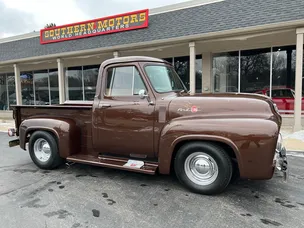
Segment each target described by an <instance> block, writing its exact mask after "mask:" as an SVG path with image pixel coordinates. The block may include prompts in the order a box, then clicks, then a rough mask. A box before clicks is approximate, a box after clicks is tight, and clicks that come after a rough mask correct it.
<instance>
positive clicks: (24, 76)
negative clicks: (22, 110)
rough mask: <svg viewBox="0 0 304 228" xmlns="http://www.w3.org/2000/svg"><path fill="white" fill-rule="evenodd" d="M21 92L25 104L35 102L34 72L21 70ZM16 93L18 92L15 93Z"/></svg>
mask: <svg viewBox="0 0 304 228" xmlns="http://www.w3.org/2000/svg"><path fill="white" fill-rule="evenodd" d="M20 81H21V94H22V104H23V105H33V104H34V102H35V93H34V83H33V72H31V71H29V72H21V73H20ZM15 95H16V94H15Z"/></svg>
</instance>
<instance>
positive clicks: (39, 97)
mask: <svg viewBox="0 0 304 228" xmlns="http://www.w3.org/2000/svg"><path fill="white" fill-rule="evenodd" d="M34 88H35V104H36V105H48V104H50V94H49V74H48V70H40V71H34Z"/></svg>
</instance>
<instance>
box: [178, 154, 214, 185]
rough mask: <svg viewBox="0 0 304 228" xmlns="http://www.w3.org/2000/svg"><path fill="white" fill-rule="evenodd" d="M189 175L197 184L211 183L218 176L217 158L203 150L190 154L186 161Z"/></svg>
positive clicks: (186, 169) (185, 165)
mask: <svg viewBox="0 0 304 228" xmlns="http://www.w3.org/2000/svg"><path fill="white" fill-rule="evenodd" d="M184 168H185V173H186V175H187V177H188V178H189V179H190V180H191V181H192V182H194V183H195V184H197V185H210V184H212V183H213V182H214V181H215V180H216V178H217V176H218V166H217V163H216V162H215V160H214V159H213V158H212V157H211V156H210V155H208V154H206V153H203V152H195V153H192V154H190V155H189V156H188V157H187V158H186V160H185V163H184Z"/></svg>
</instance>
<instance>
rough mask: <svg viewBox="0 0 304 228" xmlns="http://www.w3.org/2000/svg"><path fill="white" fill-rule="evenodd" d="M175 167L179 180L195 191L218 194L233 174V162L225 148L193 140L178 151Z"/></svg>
mask: <svg viewBox="0 0 304 228" xmlns="http://www.w3.org/2000/svg"><path fill="white" fill-rule="evenodd" d="M174 169H175V173H176V176H177V178H178V179H179V181H180V182H181V183H182V184H184V185H185V186H186V187H188V188H189V189H190V190H192V191H193V192H197V193H200V194H206V195H211V194H218V193H221V192H222V191H224V190H225V188H226V187H227V186H228V184H229V182H230V179H231V176H232V171H233V168H232V162H231V159H230V157H229V156H228V155H227V154H226V152H225V151H224V149H223V148H221V147H219V146H218V145H216V144H213V143H208V142H192V143H187V144H185V145H183V146H182V147H181V148H180V149H179V150H178V152H177V155H176V157H175V161H174Z"/></svg>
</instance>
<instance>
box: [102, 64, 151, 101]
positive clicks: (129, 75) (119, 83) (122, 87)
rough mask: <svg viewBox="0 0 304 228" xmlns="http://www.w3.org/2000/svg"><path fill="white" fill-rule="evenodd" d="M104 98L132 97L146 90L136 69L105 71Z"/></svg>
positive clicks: (119, 68) (128, 67)
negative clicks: (105, 86)
mask: <svg viewBox="0 0 304 228" xmlns="http://www.w3.org/2000/svg"><path fill="white" fill-rule="evenodd" d="M106 80H107V88H106V93H105V94H106V96H112V97H114V96H133V95H138V92H139V90H141V89H146V87H145V85H144V82H143V80H142V78H141V77H140V74H139V72H138V70H137V68H136V67H134V66H127V67H114V68H109V69H108V71H107V79H106Z"/></svg>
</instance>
